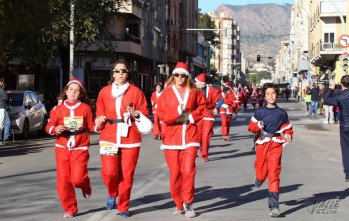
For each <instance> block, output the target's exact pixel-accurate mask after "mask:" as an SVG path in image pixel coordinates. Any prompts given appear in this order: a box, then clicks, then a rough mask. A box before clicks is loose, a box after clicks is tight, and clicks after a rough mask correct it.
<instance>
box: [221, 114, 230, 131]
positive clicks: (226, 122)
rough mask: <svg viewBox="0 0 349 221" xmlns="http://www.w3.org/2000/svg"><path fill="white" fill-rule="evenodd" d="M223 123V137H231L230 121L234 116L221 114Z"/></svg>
mask: <svg viewBox="0 0 349 221" xmlns="http://www.w3.org/2000/svg"><path fill="white" fill-rule="evenodd" d="M220 116H221V122H222V136H229V131H230V121H231V118H232V114H228V115H225V114H220Z"/></svg>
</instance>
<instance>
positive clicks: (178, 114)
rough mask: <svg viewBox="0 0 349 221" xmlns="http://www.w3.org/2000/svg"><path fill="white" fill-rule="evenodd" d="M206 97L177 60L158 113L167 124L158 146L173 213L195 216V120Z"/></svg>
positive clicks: (203, 110)
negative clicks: (166, 178) (168, 184)
mask: <svg viewBox="0 0 349 221" xmlns="http://www.w3.org/2000/svg"><path fill="white" fill-rule="evenodd" d="M206 112H207V111H206V100H205V97H204V95H203V94H202V92H201V91H200V90H198V89H197V88H196V87H195V85H194V84H193V83H192V81H191V79H190V74H189V68H188V65H187V64H186V63H183V62H179V63H177V65H176V67H175V69H174V70H173V72H172V76H171V77H170V78H169V80H168V81H167V87H166V89H165V90H164V92H163V93H162V95H161V97H160V100H159V103H158V109H157V114H158V116H159V118H160V121H162V122H164V123H165V125H166V133H164V136H163V138H162V145H161V149H164V155H165V159H166V162H167V165H168V168H169V170H170V192H171V196H172V199H173V201H174V203H175V204H176V209H175V210H174V212H173V214H175V215H178V214H185V216H186V217H189V218H192V217H194V216H195V211H194V209H193V207H192V203H193V200H194V180H195V173H196V166H195V158H196V153H197V148H198V147H199V146H200V133H199V129H198V127H197V125H196V124H197V123H198V122H199V121H200V120H201V119H202V118H203V117H204V115H205V113H206Z"/></svg>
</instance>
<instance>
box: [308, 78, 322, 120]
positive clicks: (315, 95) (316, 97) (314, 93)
mask: <svg viewBox="0 0 349 221" xmlns="http://www.w3.org/2000/svg"><path fill="white" fill-rule="evenodd" d="M310 94H311V102H310V108H309V112H308V116H307V117H312V116H313V117H317V110H318V106H319V101H320V90H319V88H318V87H317V86H316V84H313V87H312V89H310Z"/></svg>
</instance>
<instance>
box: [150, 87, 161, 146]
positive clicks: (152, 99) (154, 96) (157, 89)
mask: <svg viewBox="0 0 349 221" xmlns="http://www.w3.org/2000/svg"><path fill="white" fill-rule="evenodd" d="M162 90H163V86H162V84H161V83H157V84H156V85H155V91H154V92H153V93H152V94H151V97H150V102H151V106H152V112H153V117H154V129H153V136H154V139H159V140H160V139H161V136H160V135H161V127H160V121H159V117H158V115H157V114H156V110H157V108H158V100H159V97H160V95H161V94H162Z"/></svg>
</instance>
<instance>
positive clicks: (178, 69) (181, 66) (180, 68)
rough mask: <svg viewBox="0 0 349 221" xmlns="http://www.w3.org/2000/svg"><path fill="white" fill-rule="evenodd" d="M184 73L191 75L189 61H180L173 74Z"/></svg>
mask: <svg viewBox="0 0 349 221" xmlns="http://www.w3.org/2000/svg"><path fill="white" fill-rule="evenodd" d="M178 73H184V74H185V75H187V76H189V75H190V74H189V67H188V64H187V63H183V62H178V63H177V65H176V67H175V68H174V69H173V71H172V74H178Z"/></svg>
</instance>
